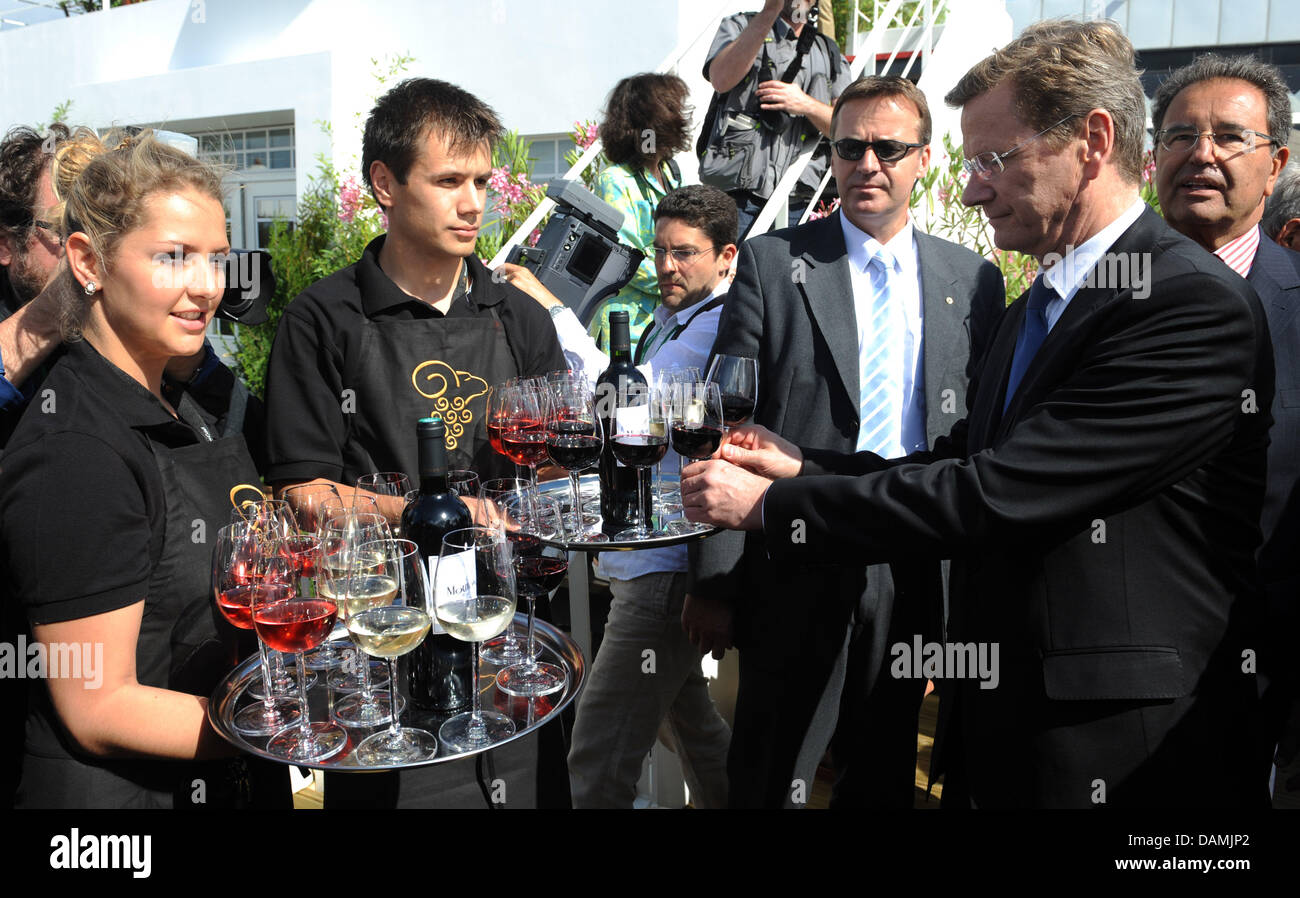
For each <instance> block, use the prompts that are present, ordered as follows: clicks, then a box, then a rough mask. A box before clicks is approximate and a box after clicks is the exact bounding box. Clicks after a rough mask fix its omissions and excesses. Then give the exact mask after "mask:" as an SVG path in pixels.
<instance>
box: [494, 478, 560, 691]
mask: <svg viewBox="0 0 1300 898" xmlns="http://www.w3.org/2000/svg"><path fill="white" fill-rule="evenodd" d="M535 505H536V510H535V511H534V513H533V517H532V519H531V520H528V521H525V522H520V523H519V524H517V525H516V526H517V527H518V528H519V529H521V530H523V531H524V532H525V533H530V534H533V535H536V536H539V537H543V538H546V539H554V538H555V537H556V536H558V535H562V534H563V533H564V518H563V516H562V514H561V512H560V503H559V502H558V501H557V500H556V499H555V498H554V497H552V496H539V497H538V498H537V499H536V501H535ZM508 532H509V525H507V533H508ZM548 553H558V555H559V557H555V555H553V554H548ZM514 565H515V586H516V588H517V590H518V594H519V595H521V596H523V597H524V598H525V599H527V600H528V643H527V645H528V647H527V649H526V650H525V652H524V656H525V658H526V659H527V660H525V661H522V662H520V663H519V664H513V665H511V666H510V667H507V668H505V669H503V670H501V671H500V672H498V673H497V688H498V689H501V690H502V691H504V692H507V693H509V694H510V695H521V696H524V697H533V696H539V695H549V694H551V693H552V692H557V691H559V690H561V689H563V688H564V684H565V683H566V682H567V681H568V676H567V675H566V674H565V672H564V668H562V667H559V666H558V665H555V664H548V663H546V662H539V661H537V660H536V659H537V640H536V636H535V632H536V620H537V618H536V613H535V610H536V609H535V606H536V604H537V599H538V597H540V596H545V595H549V594H550V593H551V591H552V590H554V589H555V588H556V587H558V586H559V585H560V583H561V582H562V581H563V580H564V575H565V574H566V573H568V571H569V562H568V561H567V560H566V557H565V555H564V553H563V552H561V551H560V550H558V549H540V550H539V551H538V552H536V553H530V554H527V555H522V554H518V553H515V555H514Z"/></svg>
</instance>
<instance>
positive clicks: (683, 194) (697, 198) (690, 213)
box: [655, 184, 740, 250]
mask: <svg viewBox="0 0 1300 898" xmlns="http://www.w3.org/2000/svg"><path fill="white" fill-rule="evenodd" d="M661 218H675V219H677V220H679V221H683V222H685V223H686V224H688V225H690V226H691V227H693V228H699V229H700V230H701V231H703V232H704V233H705V234H706V235H708V238H709V239H710V240H711V241H713V245H714V246H716V247H717V248H718V249H719V250H721V249H722V248H723V247H724V246H726V245H727V244H728V243H735V242H736V234H737V232H738V231H739V230H740V216H739V214H738V213H737V212H736V201H735V200H733V199H732V198H731V197H729V196H727V195H726V194H725V193H723V192H722V191H721V190H719V189H718V188H716V187H710V186H708V185H707V184H692V185H691V186H690V187H679V188H677V189H676V190H674V191H672V192H671V193H669V194H668V195H667V196H665V197H664V198H663V199H662V200H660V201H659V205H658V206H656V207H655V222H656V223H658V221H659V219H661Z"/></svg>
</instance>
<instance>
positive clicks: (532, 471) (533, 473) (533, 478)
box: [528, 463, 537, 527]
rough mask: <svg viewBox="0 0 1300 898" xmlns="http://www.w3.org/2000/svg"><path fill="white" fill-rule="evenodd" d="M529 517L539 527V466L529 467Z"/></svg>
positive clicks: (532, 465) (534, 464)
mask: <svg viewBox="0 0 1300 898" xmlns="http://www.w3.org/2000/svg"><path fill="white" fill-rule="evenodd" d="M528 516H529V518H530V519H531V520H532V522H533V526H534V527H536V526H537V464H536V463H533V464H531V465H529V466H528Z"/></svg>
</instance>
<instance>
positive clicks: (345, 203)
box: [339, 176, 365, 224]
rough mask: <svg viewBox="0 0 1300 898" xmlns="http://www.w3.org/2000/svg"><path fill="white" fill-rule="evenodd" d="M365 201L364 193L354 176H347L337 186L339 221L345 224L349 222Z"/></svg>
mask: <svg viewBox="0 0 1300 898" xmlns="http://www.w3.org/2000/svg"><path fill="white" fill-rule="evenodd" d="M364 202H365V195H364V194H363V193H362V192H361V185H360V184H358V183H357V179H356V177H355V176H351V177H349V178H348V179H347V180H346V181H344V182H343V184H342V186H341V187H339V221H341V222H343V223H345V224H351V223H352V221H353V219H355V218H356V217H357V213H358V212H360V211H361V208H362V204H363V203H364Z"/></svg>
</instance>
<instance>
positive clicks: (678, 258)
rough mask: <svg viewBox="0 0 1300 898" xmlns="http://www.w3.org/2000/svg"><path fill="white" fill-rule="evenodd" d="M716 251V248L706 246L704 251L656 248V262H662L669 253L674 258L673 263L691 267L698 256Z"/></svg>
mask: <svg viewBox="0 0 1300 898" xmlns="http://www.w3.org/2000/svg"><path fill="white" fill-rule="evenodd" d="M715 250H717V247H716V246H706V247H705V248H704V249H691V248H689V247H688V248H686V249H668V248H667V247H663V246H656V247H654V251H655V261H656V262H662V261H663V259H664V254H665V253H667V254H668V255H670V256H672V257H673V261H674V262H676V263H677V264H679V265H690V264H691V263H692V262H694V261H695V257H696V256H698V255H701V254H703V253H707V252H713V251H715Z"/></svg>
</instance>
